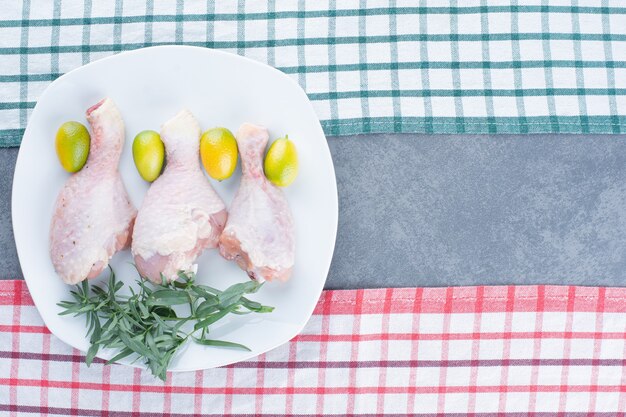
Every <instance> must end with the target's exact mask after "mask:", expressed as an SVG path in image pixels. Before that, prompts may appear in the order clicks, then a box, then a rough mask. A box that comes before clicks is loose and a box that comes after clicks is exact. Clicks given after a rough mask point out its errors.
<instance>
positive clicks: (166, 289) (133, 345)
mask: <svg viewBox="0 0 626 417" xmlns="http://www.w3.org/2000/svg"><path fill="white" fill-rule="evenodd" d="M178 276H179V280H176V281H174V282H171V283H168V282H167V281H166V280H165V279H163V282H162V284H161V285H153V284H149V283H147V282H146V281H143V280H138V281H137V284H138V286H139V288H138V290H137V291H134V290H133V289H132V288H129V290H130V295H122V294H119V291H120V289H121V288H122V287H123V286H124V283H122V282H120V281H117V280H116V278H115V273H114V272H113V270H111V275H110V277H109V280H108V284H107V285H106V286H98V285H90V284H89V283H88V282H87V280H85V281H83V282H82V283H81V284H78V285H77V286H76V290H75V291H71V294H72V297H73V298H74V299H73V300H72V301H62V302H60V303H58V305H59V306H60V307H62V308H63V309H64V311H62V312H61V313H59V314H60V315H67V314H72V315H74V316H82V315H84V316H86V320H87V324H86V326H87V337H89V341H90V343H91V347H90V348H89V350H88V351H87V356H86V358H85V362H86V363H87V365H88V366H89V365H91V362H92V361H93V359H94V357H95V356H96V354H97V353H98V351H99V350H100V349H101V348H109V349H115V350H117V351H119V352H118V353H117V354H116V355H115V356H114V357H113V358H111V359H110V360H109V361H108V362H107V365H108V364H110V363H113V362H116V361H119V360H120V359H122V358H125V357H127V356H130V355H135V356H136V360H140V359H141V360H143V361H144V363H145V364H146V366H147V367H148V369H150V371H151V372H152V374H153V375H155V376H156V377H158V378H160V379H162V380H164V381H165V378H166V372H167V368H168V366H169V364H170V362H171V361H172V358H173V357H174V355H175V354H176V352H177V351H178V349H179V348H180V347H181V346H183V344H184V343H185V342H186V341H187V340H188V339H192V340H194V341H195V342H196V343H199V344H201V345H205V346H217V347H227V348H236V349H245V350H250V349H248V348H247V347H246V346H244V345H241V344H238V343H233V342H228V341H224V340H214V339H210V338H209V337H208V334H209V326H210V325H211V324H213V323H215V322H216V321H218V320H220V319H222V318H223V317H225V316H226V315H228V314H248V313H269V312H271V311H272V310H274V307H269V306H264V305H262V304H260V303H258V302H256V301H252V300H250V299H248V298H246V297H244V295H247V294H253V293H255V292H257V291H258V290H259V288H260V287H261V285H262V284H259V283H258V282H256V281H248V282H242V283H238V284H234V285H232V286H230V287H228V288H227V289H225V290H224V291H220V290H217V289H215V288H212V287H209V286H206V285H200V284H196V283H195V278H196V277H195V274H194V273H191V272H180V273H179V274H178ZM173 306H187V307H188V310H189V313H188V314H187V315H184V316H181V315H180V309H179V308H177V310H178V311H179V313H178V314H177V313H176V311H174V309H173V308H172V307H173ZM187 323H189V324H188V325H186V326H185V324H187Z"/></svg>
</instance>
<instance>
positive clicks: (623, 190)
mask: <svg viewBox="0 0 626 417" xmlns="http://www.w3.org/2000/svg"><path fill="white" fill-rule="evenodd" d="M328 142H329V145H330V149H331V153H332V155H333V160H334V163H335V170H336V174H337V185H338V192H339V230H338V233H337V243H336V247H335V255H334V258H333V262H332V265H331V268H330V273H329V276H328V281H327V285H326V286H327V288H372V287H402V286H410V287H415V286H449V285H479V284H487V285H489V284H493V285H497V284H577V285H601V286H623V285H624V283H626V136H624V135H619V136H593V135H592V136H589V135H584V136H583V135H558V136H555V135H548V136H546V135H525V136H510V135H498V136H463V135H461V136H429V135H414V134H402V135H400V134H395V135H363V136H343V137H336V138H335V137H331V138H329V139H328ZM16 157H17V149H15V148H14V149H0V278H2V279H14V278H20V277H21V271H20V268H19V262H18V260H17V255H16V252H15V244H14V240H13V234H12V228H11V215H10V196H11V184H12V178H13V169H14V165H15V159H16Z"/></svg>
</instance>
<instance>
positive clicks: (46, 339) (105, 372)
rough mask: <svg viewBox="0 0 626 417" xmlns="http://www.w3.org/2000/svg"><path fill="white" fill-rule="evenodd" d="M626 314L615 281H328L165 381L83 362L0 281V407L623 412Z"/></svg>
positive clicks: (1, 411)
mask: <svg viewBox="0 0 626 417" xmlns="http://www.w3.org/2000/svg"><path fill="white" fill-rule="evenodd" d="M625 313H626V289H617V288H585V287H553V286H510V287H459V288H434V289H429V288H411V289H376V290H354V291H352V290H351V291H326V292H324V294H323V296H322V298H321V300H320V302H319V304H318V306H317V309H316V310H315V314H314V315H313V317H312V318H311V320H310V322H309V324H308V325H307V326H306V328H305V329H304V331H303V332H302V334H300V335H299V336H297V337H296V338H294V339H293V340H292V341H291V342H289V343H287V344H285V345H284V346H281V347H279V348H277V349H275V350H273V351H271V352H268V353H266V354H264V355H261V356H259V357H258V358H256V359H254V360H251V361H247V362H243V363H239V364H235V365H231V366H228V367H225V368H218V369H212V370H207V371H199V372H193V373H175V374H169V375H168V380H167V383H162V382H161V381H159V380H156V379H154V378H153V377H152V376H151V375H150V374H149V373H147V372H144V371H141V370H137V369H133V368H129V367H126V366H120V365H113V366H103V365H102V362H97V363H95V364H93V365H92V366H91V368H87V367H86V366H85V365H84V364H83V357H82V355H81V353H80V352H78V351H76V350H73V349H71V348H70V347H68V346H66V345H65V344H63V343H62V342H60V341H59V340H58V339H56V338H55V337H54V336H52V335H51V334H50V333H49V332H48V330H47V329H46V328H45V327H44V326H43V323H42V321H41V319H40V317H39V315H38V313H37V311H36V309H35V307H34V306H33V304H32V301H31V299H30V297H29V295H28V291H27V288H26V285H25V284H24V283H23V282H22V281H4V282H0V415H3V416H4V415H7V416H14V415H40V414H44V415H62V416H66V415H81V416H82V415H85V416H104V415H110V416H140V415H145V416H153V415H159V416H162V415H168V416H186V415H193V414H202V415H205V416H221V415H246V416H247V415H253V414H254V415H267V416H270V415H283V414H287V415H289V414H291V415H299V416H313V415H322V414H324V415H342V416H345V415H348V416H351V415H360V416H364V415H365V416H367V415H372V416H373V415H387V416H396V415H398V416H399V415H406V414H419V415H432V416H435V415H437V416H460V415H467V414H470V415H475V416H494V417H495V416H511V417H512V416H521V415H524V416H528V415H529V416H561V415H568V416H572V415H573V416H582V415H588V413H590V412H594V413H595V415H596V416H609V415H610V416H614V415H624V412H625V411H626V344H625V343H624V342H625V340H626V314H625ZM618 413H621V414H618Z"/></svg>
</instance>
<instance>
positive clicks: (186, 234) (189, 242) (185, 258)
mask: <svg viewBox="0 0 626 417" xmlns="http://www.w3.org/2000/svg"><path fill="white" fill-rule="evenodd" d="M200 133H201V132H200V126H199V125H198V122H197V120H196V119H195V118H194V116H193V115H192V114H191V113H190V112H189V111H187V110H183V111H181V112H180V113H178V114H177V115H176V116H175V117H174V118H172V119H171V120H169V121H168V122H166V123H165V124H164V125H163V127H162V129H161V140H163V143H164V145H165V151H166V160H167V165H166V167H165V171H164V172H163V174H162V175H161V176H160V177H159V178H157V179H156V181H154V182H153V183H152V185H151V186H150V188H149V189H148V192H147V193H146V196H145V198H144V200H143V203H142V205H141V207H140V209H139V213H138V214H137V219H136V221H135V229H134V232H133V242H132V253H133V257H134V259H135V265H136V266H137V269H138V270H139V273H140V274H141V276H143V277H146V278H148V279H150V280H151V281H153V282H155V283H159V282H161V273H162V274H163V275H164V276H165V277H166V279H167V280H168V281H172V280H174V279H176V277H177V274H178V271H188V270H192V269H193V268H194V262H195V261H196V259H197V258H198V256H199V255H200V254H201V253H202V251H204V250H205V249H207V248H215V247H217V244H218V239H219V236H220V234H221V233H222V230H223V228H224V224H225V223H226V218H227V216H228V214H227V212H226V206H225V205H224V202H223V201H222V199H221V198H220V197H219V196H218V195H217V193H216V192H215V190H214V189H213V187H212V186H211V184H210V183H209V181H208V179H207V178H206V177H205V176H204V173H203V172H202V168H201V167H200V159H199V153H200Z"/></svg>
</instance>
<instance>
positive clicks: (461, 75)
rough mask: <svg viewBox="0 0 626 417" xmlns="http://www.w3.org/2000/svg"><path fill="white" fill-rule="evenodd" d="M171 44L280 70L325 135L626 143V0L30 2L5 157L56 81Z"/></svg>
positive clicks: (6, 17)
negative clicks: (608, 138) (599, 138)
mask: <svg viewBox="0 0 626 417" xmlns="http://www.w3.org/2000/svg"><path fill="white" fill-rule="evenodd" d="M162 44H188V45H196V46H205V47H208V48H217V49H222V50H226V51H230V52H233V53H237V54H241V55H245V56H247V57H250V58H252V59H256V60H259V61H262V62H266V63H268V64H270V65H273V66H275V67H277V68H279V69H280V70H282V71H284V72H285V73H287V74H289V75H290V76H291V77H293V78H294V79H295V80H297V81H298V82H299V83H300V85H301V86H302V87H303V88H304V89H305V91H306V92H307V93H308V95H309V97H310V99H311V100H312V102H313V105H314V107H315V109H316V111H317V113H318V115H319V117H320V119H321V121H322V126H323V127H324V130H325V131H326V133H327V134H329V135H342V134H355V133H370V132H427V133H552V132H568V133H620V132H625V131H626V2H624V0H564V1H563V0H559V1H554V0H521V1H520V0H505V1H503V0H463V1H458V0H445V1H442V0H390V1H382V0H318V1H304V0H298V1H295V0H292V1H269V2H268V1H263V0H240V1H237V2H234V1H227V2H213V1H208V2H206V3H205V2H200V1H188V2H183V0H178V1H177V2H173V1H172V2H153V1H147V2H145V3H144V2H136V1H123V0H116V1H94V0H64V1H61V0H56V1H54V2H51V1H47V0H23V1H8V2H4V4H3V5H2V13H0V145H1V146H17V145H19V142H20V140H21V136H22V134H23V130H24V127H25V125H26V122H27V120H28V114H29V111H30V110H31V109H32V108H33V107H34V105H35V102H36V101H37V98H38V97H39V95H40V94H41V92H42V91H43V90H44V89H45V88H46V86H47V85H48V84H49V83H50V82H51V81H52V80H54V79H55V78H57V77H58V76H59V75H61V74H63V73H65V72H67V71H70V70H72V69H74V68H76V67H78V66H80V65H83V64H86V63H88V62H90V61H93V60H96V59H99V58H101V57H104V56H107V55H111V54H115V53H118V52H121V51H126V50H131V49H136V48H141V47H145V46H151V45H162Z"/></svg>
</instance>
